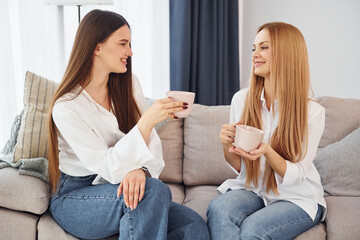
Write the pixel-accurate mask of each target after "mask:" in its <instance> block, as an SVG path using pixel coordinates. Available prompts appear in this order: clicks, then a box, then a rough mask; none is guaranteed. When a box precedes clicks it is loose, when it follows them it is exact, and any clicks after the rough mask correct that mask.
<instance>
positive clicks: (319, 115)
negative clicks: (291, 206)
mask: <svg viewBox="0 0 360 240" xmlns="http://www.w3.org/2000/svg"><path fill="white" fill-rule="evenodd" d="M312 106H313V107H314V106H316V109H315V110H314V111H310V112H311V113H310V114H309V115H310V116H308V119H309V120H308V146H307V152H306V154H305V156H304V158H303V160H301V161H300V162H297V163H293V162H291V161H289V160H286V172H285V175H284V178H281V177H280V176H279V175H278V174H277V173H275V179H276V182H277V184H278V186H282V187H287V186H293V185H297V184H299V183H300V182H302V181H303V180H304V179H305V178H306V176H307V174H308V172H309V171H310V170H311V169H312V165H313V160H314V158H315V156H316V152H317V149H318V146H319V142H320V139H321V136H322V134H323V132H324V128H325V109H324V108H323V107H322V106H320V105H319V104H318V103H313V105H312ZM304 149H305V148H304Z"/></svg>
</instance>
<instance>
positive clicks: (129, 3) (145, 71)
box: [113, 0, 170, 99]
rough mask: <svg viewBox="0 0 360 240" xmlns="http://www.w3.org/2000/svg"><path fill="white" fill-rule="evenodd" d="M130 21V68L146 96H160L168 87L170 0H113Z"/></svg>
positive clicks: (118, 10) (163, 94) (119, 10)
mask: <svg viewBox="0 0 360 240" xmlns="http://www.w3.org/2000/svg"><path fill="white" fill-rule="evenodd" d="M113 1H114V4H115V11H116V12H118V13H119V14H121V15H122V16H123V17H124V18H125V19H126V20H127V21H128V22H129V24H130V28H131V38H132V39H131V45H132V49H133V53H134V55H133V57H132V63H133V72H134V73H135V74H136V75H137V76H138V77H139V80H140V82H141V86H142V88H143V91H144V95H145V96H146V97H151V98H156V99H158V98H163V97H165V93H166V91H167V90H169V88H170V40H169V39H170V29H169V26H170V22H169V21H170V17H169V0H113Z"/></svg>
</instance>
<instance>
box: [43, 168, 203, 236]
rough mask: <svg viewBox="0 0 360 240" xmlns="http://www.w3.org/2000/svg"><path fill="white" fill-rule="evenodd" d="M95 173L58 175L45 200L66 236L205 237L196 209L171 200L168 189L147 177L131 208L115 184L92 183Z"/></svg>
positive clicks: (159, 182) (158, 181)
mask: <svg viewBox="0 0 360 240" xmlns="http://www.w3.org/2000/svg"><path fill="white" fill-rule="evenodd" d="M95 177H96V175H90V176H85V177H73V176H69V175H66V174H63V173H61V178H60V188H59V192H58V193H57V195H54V196H52V197H51V199H50V212H51V214H52V216H53V218H54V219H55V221H56V222H57V223H58V224H59V225H60V226H61V227H62V228H63V229H64V230H65V231H66V232H68V233H70V234H71V235H73V236H75V237H78V238H82V239H100V238H106V237H109V236H112V235H115V234H119V239H156V240H157V239H159V240H160V239H209V233H208V229H207V226H206V224H205V222H204V220H203V219H202V218H201V217H200V215H198V214H197V213H196V212H194V211H193V210H191V209H190V208H187V207H185V206H182V205H180V204H177V203H173V202H171V192H170V189H169V188H168V187H167V186H166V185H165V184H164V183H162V182H161V181H160V180H157V179H154V178H147V179H146V185H145V194H144V197H143V199H142V200H141V202H140V203H139V205H138V206H137V208H136V209H134V210H133V211H131V209H130V208H127V207H126V205H125V203H124V200H123V196H122V195H121V196H120V197H117V196H116V193H117V188H118V186H119V185H118V184H117V185H114V184H110V183H107V184H102V185H92V181H93V180H94V179H95Z"/></svg>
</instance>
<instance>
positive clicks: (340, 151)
mask: <svg viewBox="0 0 360 240" xmlns="http://www.w3.org/2000/svg"><path fill="white" fill-rule="evenodd" d="M359 146H360V128H358V129H356V130H355V131H353V132H352V133H351V134H349V135H348V136H346V137H345V138H343V139H342V140H340V141H338V142H336V143H332V144H330V145H327V146H326V147H324V148H323V149H320V150H319V151H318V154H317V156H316V158H315V159H314V164H315V166H316V168H317V170H318V171H319V174H320V176H321V182H322V185H323V187H324V190H325V193H326V194H330V195H337V196H360V175H359V173H360V147H359Z"/></svg>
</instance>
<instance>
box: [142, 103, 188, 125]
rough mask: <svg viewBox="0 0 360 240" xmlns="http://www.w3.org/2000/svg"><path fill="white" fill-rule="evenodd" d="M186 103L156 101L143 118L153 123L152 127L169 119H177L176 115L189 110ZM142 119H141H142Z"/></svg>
mask: <svg viewBox="0 0 360 240" xmlns="http://www.w3.org/2000/svg"><path fill="white" fill-rule="evenodd" d="M187 105H188V104H187V103H185V102H174V101H173V100H171V99H170V98H162V99H159V100H157V101H155V102H154V103H153V104H152V105H151V107H150V108H149V109H148V110H147V111H146V112H145V113H144V115H143V116H142V117H141V118H144V119H146V120H147V121H148V122H149V123H151V125H152V127H155V125H156V124H158V123H160V122H161V121H164V120H166V119H168V118H175V115H174V113H175V112H179V111H182V110H185V109H187V108H188V106H187ZM141 118H140V119H141Z"/></svg>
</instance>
